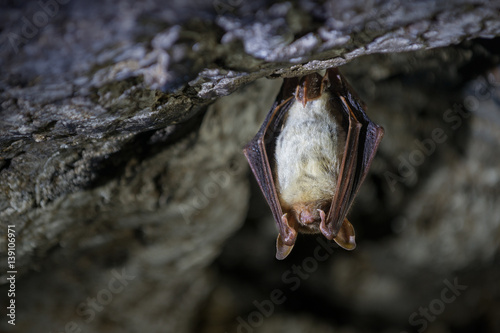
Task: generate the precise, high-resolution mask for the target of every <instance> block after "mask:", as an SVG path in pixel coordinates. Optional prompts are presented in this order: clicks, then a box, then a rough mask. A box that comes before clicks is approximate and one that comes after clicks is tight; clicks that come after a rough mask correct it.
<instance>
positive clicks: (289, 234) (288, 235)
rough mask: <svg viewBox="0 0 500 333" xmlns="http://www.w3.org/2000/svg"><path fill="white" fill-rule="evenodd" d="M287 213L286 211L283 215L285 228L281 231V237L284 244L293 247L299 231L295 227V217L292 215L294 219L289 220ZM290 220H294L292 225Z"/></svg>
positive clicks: (282, 223)
mask: <svg viewBox="0 0 500 333" xmlns="http://www.w3.org/2000/svg"><path fill="white" fill-rule="evenodd" d="M286 215H287V214H286V213H285V214H283V216H281V225H282V226H283V230H281V232H280V237H281V240H282V241H283V244H286V245H288V246H292V247H293V245H294V244H295V240H296V239H297V231H296V230H295V228H294V226H295V223H294V218H293V217H292V221H289V220H288V218H287V216H286ZM290 222H292V223H291V224H292V225H290Z"/></svg>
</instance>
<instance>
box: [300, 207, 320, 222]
mask: <svg viewBox="0 0 500 333" xmlns="http://www.w3.org/2000/svg"><path fill="white" fill-rule="evenodd" d="M314 221H316V217H315V216H314V214H312V213H311V212H309V211H307V210H303V211H302V212H300V222H302V224H311V223H314Z"/></svg>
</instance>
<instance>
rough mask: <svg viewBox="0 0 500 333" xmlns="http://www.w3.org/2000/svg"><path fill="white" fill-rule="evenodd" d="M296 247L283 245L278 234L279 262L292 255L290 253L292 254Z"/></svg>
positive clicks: (277, 256)
mask: <svg viewBox="0 0 500 333" xmlns="http://www.w3.org/2000/svg"><path fill="white" fill-rule="evenodd" d="M294 245H295V244H292V245H286V244H285V243H283V239H282V238H281V234H278V239H276V259H278V260H283V259H285V258H286V257H287V256H288V255H289V254H290V252H292V249H293V246H294Z"/></svg>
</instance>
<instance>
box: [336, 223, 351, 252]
mask: <svg viewBox="0 0 500 333" xmlns="http://www.w3.org/2000/svg"><path fill="white" fill-rule="evenodd" d="M333 240H334V241H335V243H337V244H338V245H340V247H342V248H344V249H346V250H354V249H355V248H356V239H355V233H354V227H353V226H352V224H351V223H350V222H349V221H348V220H347V218H345V219H344V222H343V223H342V226H341V227H340V230H339V232H338V233H337V236H336V237H335V238H334V239H333Z"/></svg>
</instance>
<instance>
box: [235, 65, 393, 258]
mask: <svg viewBox="0 0 500 333" xmlns="http://www.w3.org/2000/svg"><path fill="white" fill-rule="evenodd" d="M364 109H365V105H364V103H363V102H362V101H361V100H360V99H359V98H358V97H357V95H356V93H355V92H354V91H353V90H352V88H351V86H350V85H349V84H348V83H347V81H346V80H345V78H344V77H343V76H342V75H341V74H340V72H339V71H338V70H337V69H336V68H331V69H328V70H327V71H326V74H325V75H324V76H321V75H319V74H318V73H313V74H309V75H306V76H303V77H301V78H297V77H296V78H288V79H285V80H284V82H283V86H282V87H281V91H280V93H279V94H278V97H277V99H276V102H275V103H274V105H273V107H272V109H271V111H269V113H268V115H267V117H266V120H265V121H264V123H263V124H262V126H261V128H260V130H259V132H258V133H257V134H256V135H255V137H254V138H253V139H252V141H250V142H249V143H248V144H247V145H246V146H245V148H244V151H243V152H244V154H245V156H246V158H247V160H248V163H249V164H250V167H251V169H252V172H253V174H254V175H255V177H256V179H257V182H258V183H259V186H260V188H261V190H262V193H264V197H265V198H266V201H267V203H268V204H269V206H270V208H271V211H272V213H273V217H274V220H275V221H276V223H277V225H278V230H279V234H278V239H277V241H276V258H277V259H279V260H282V259H284V258H286V257H287V256H288V254H289V253H290V251H291V250H292V248H293V246H294V244H295V240H296V239H297V233H298V232H303V233H322V234H323V235H324V236H325V237H326V238H327V239H330V240H332V239H333V240H334V241H335V242H337V244H338V245H340V246H341V247H343V248H344V249H346V250H353V249H354V248H355V247H356V242H355V234H354V228H353V226H352V225H351V223H350V222H349V221H348V220H347V218H346V215H347V212H348V211H349V208H350V206H351V204H352V202H353V199H354V197H355V196H356V193H357V192H358V190H359V187H360V186H361V183H363V180H364V179H365V177H366V174H367V173H368V169H369V168H370V165H371V163H372V160H373V158H374V156H375V152H376V151H377V147H378V145H379V143H380V140H382V136H383V135H384V129H383V128H382V127H380V126H378V125H376V124H375V123H373V122H372V121H371V120H370V119H369V118H368V116H367V115H366V113H365V111H364Z"/></svg>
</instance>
